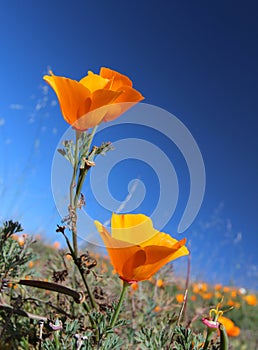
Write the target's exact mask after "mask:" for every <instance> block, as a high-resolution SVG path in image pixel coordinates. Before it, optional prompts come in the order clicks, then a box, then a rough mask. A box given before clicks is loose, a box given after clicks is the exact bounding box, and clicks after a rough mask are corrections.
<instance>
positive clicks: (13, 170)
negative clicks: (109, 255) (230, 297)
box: [0, 0, 258, 288]
mask: <svg viewBox="0 0 258 350" xmlns="http://www.w3.org/2000/svg"><path fill="white" fill-rule="evenodd" d="M257 7H258V5H257V3H256V1H246V2H245V3H243V2H240V1H227V2H224V1H217V2H207V1H199V2H198V3H196V2H192V1H185V2H179V1H177V2H176V1H169V0H166V1H160V2H158V1H140V2H139V1H136V0H133V1H130V2H128V3H125V2H121V1H114V0H110V1H108V2H104V1H94V2H89V1H74V2H71V1H66V0H65V1H62V2H61V1H50V0H46V1H41V0H39V1H37V2H35V1H32V0H26V2H24V1H18V0H13V1H12V2H7V1H5V2H2V3H1V4H0V43H1V58H0V73H1V79H0V156H1V163H0V193H1V204H0V217H1V221H2V220H4V219H9V218H13V219H20V220H21V222H22V224H23V226H24V228H25V230H26V231H29V232H32V233H35V232H37V233H38V232H41V233H42V234H44V235H46V237H48V239H57V237H56V236H55V225H56V223H58V220H59V215H58V213H57V210H56V209H55V204H54V201H53V197H52V192H51V177H50V169H51V163H52V159H53V154H54V151H55V148H56V146H57V144H58V142H59V140H60V138H61V136H62V135H63V133H64V132H65V131H66V129H67V124H66V123H65V122H64V121H63V119H62V116H61V113H60V110H59V106H58V104H57V102H56V97H55V94H54V93H53V92H52V91H50V89H47V88H46V84H45V83H44V81H43V80H42V76H43V75H44V74H46V73H47V71H48V69H49V68H51V69H52V70H53V71H54V72H55V74H58V75H63V76H68V77H71V78H74V79H80V78H81V77H82V76H84V75H86V73H87V71H88V70H93V71H94V72H98V70H99V67H101V66H106V67H110V68H113V69H115V70H118V71H120V72H123V73H125V74H126V75H128V76H129V77H131V78H132V80H133V82H134V86H135V87H136V88H137V89H138V90H139V91H141V92H142V94H143V95H144V96H145V101H144V102H146V103H148V104H152V105H155V106H159V107H161V108H163V109H165V110H167V111H169V112H170V113H172V114H174V115H175V116H176V117H177V118H179V119H180V120H181V121H182V122H183V123H184V124H185V125H186V127H187V128H188V129H189V130H190V132H191V133H192V135H193V136H194V138H195V140H196V142H197V143H198V146H199V148H200V150H201V153H202V156H203V159H204V164H205V169H206V180H207V184H206V191H205V197H204V201H203V204H202V207H201V210H200V212H199V215H198V216H197V218H196V220H195V221H194V223H193V224H192V225H191V227H190V228H189V229H188V230H187V232H185V235H186V236H187V238H188V240H189V241H190V243H191V246H192V252H193V256H192V274H193V276H196V277H200V278H207V279H210V280H214V281H215V280H216V281H219V280H221V281H222V282H225V283H229V282H230V281H232V282H234V283H236V284H245V285H246V286H249V287H255V288H258V258H257V251H256V247H257V243H258V223H257V208H258V205H257V204H258V203H257V201H258V200H257V198H258V186H257V178H258V163H257V149H258V141H257V140H258V139H257V133H258V121H257V115H258V98H257V93H258V67H257V61H258V46H257V37H258V23H257V19H256V16H257V9H258V8H257ZM137 132H138V131H137ZM118 133H120V131H118ZM146 135H147V134H146ZM147 136H148V135H147ZM147 136H146V137H147ZM112 137H113V139H114V140H116V139H117V137H118V134H116V132H114V133H113V134H112ZM112 141H113V140H112ZM164 142H165V141H164ZM164 145H165V143H164V144H163V147H165V146H164ZM171 149H172V148H171ZM173 149H174V148H173ZM174 152H175V153H173V154H175V159H176V160H177V159H178V158H180V157H179V156H178V157H177V153H176V152H177V150H176V149H175V151H174ZM170 157H173V155H170ZM178 162H179V163H177V167H179V168H180V167H181V166H182V167H183V169H182V172H185V174H186V175H185V177H184V178H185V179H186V180H185V184H184V181H183V180H182V179H181V182H183V187H184V188H186V189H187V188H188V187H189V178H188V177H187V172H186V171H185V169H184V165H183V162H182V160H180V159H179V160H178ZM175 166H176V165H175ZM128 168H130V166H129V165H127V168H126V165H125V168H124V169H126V171H125V170H124V173H122V174H124V175H116V171H118V170H117V169H114V173H113V175H112V176H113V178H114V179H115V180H114V181H116V176H119V178H120V179H121V181H120V182H121V186H122V187H121V190H119V187H115V188H114V189H113V190H114V193H115V195H117V196H119V195H120V197H121V198H124V194H123V190H122V189H125V183H128V181H127V180H129V177H130V174H129V175H128ZM121 171H122V170H121ZM139 173H140V171H139V172H138V173H137V174H132V176H136V175H137V176H138V175H139ZM145 174H146V173H145V170H142V179H144V178H145V181H146V186H147V185H148V183H149V182H151V181H152V179H153V181H154V180H155V175H153V173H152V172H150V173H149V175H148V176H146V175H145ZM111 181H112V179H111ZM87 186H88V187H87V189H89V185H87ZM183 192H184V191H183ZM125 195H126V193H125ZM89 196H90V194H89ZM148 196H149V194H148ZM148 196H147V197H146V200H147V201H148V203H150V200H149V197H148ZM121 198H120V199H121ZM94 208H95V207H94ZM89 210H90V209H89ZM145 210H146V211H148V205H146V207H145ZM179 215H180V210H179V213H177V212H176V214H175V218H177V216H179ZM99 219H100V218H99ZM175 228H176V224H175V223H174V221H173V220H172V221H171V222H170V223H168V225H167V226H166V227H165V229H166V231H167V232H172V231H174V230H175ZM204 264H205V266H207V269H206V271H204V269H203V266H204Z"/></svg>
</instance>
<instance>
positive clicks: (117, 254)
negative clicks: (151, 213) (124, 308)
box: [95, 214, 189, 283]
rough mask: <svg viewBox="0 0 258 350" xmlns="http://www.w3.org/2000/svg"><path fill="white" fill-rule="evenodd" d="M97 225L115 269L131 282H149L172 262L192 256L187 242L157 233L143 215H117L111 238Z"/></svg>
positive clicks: (113, 221)
mask: <svg viewBox="0 0 258 350" xmlns="http://www.w3.org/2000/svg"><path fill="white" fill-rule="evenodd" d="M95 224H96V227H97V229H98V231H99V233H100V235H101V237H102V239H103V241H104V243H105V245H106V248H107V251H108V254H109V256H110V260H111V263H112V265H113V267H114V268H115V270H116V272H117V273H118V275H119V276H120V278H121V279H123V280H124V281H127V282H129V283H132V282H138V281H143V280H147V279H149V278H150V277H151V276H152V275H154V274H155V273H156V272H157V271H158V270H159V269H160V268H161V267H162V266H163V265H165V264H167V263H168V262H169V261H171V260H174V259H177V258H179V257H180V256H183V255H187V254H189V252H188V249H187V248H186V247H185V246H184V245H185V243H186V239H182V240H181V241H177V240H176V239H174V238H172V237H171V236H170V235H169V234H166V233H163V232H159V231H157V230H156V229H154V227H153V225H152V221H151V219H150V218H149V217H147V216H145V215H143V214H120V215H119V214H113V215H112V219H111V235H110V234H109V232H108V231H107V230H106V229H105V227H104V226H103V225H102V224H101V223H100V222H98V221H95Z"/></svg>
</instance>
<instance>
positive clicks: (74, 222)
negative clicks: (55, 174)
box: [70, 131, 80, 258]
mask: <svg viewBox="0 0 258 350" xmlns="http://www.w3.org/2000/svg"><path fill="white" fill-rule="evenodd" d="M79 138H80V133H79V132H78V131H76V141H75V150H74V165H73V176H72V180H71V183H70V208H71V209H72V211H74V214H75V215H76V205H75V204H74V198H73V194H74V186H75V182H76V174H77V168H78V146H79ZM71 220H72V235H73V251H74V255H75V257H76V258H77V256H78V242H77V231H76V224H77V222H76V220H75V221H73V217H72V218H71Z"/></svg>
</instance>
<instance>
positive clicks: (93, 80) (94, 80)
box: [80, 71, 109, 93]
mask: <svg viewBox="0 0 258 350" xmlns="http://www.w3.org/2000/svg"><path fill="white" fill-rule="evenodd" d="M108 82H109V79H105V78H103V77H101V76H100V75H98V74H94V73H92V72H91V71H89V72H88V75H86V76H85V77H84V78H82V79H81V80H80V84H82V85H83V86H85V87H86V88H87V89H89V90H90V92H91V93H93V92H94V91H96V90H100V89H104V88H105V87H106V86H107V84H108Z"/></svg>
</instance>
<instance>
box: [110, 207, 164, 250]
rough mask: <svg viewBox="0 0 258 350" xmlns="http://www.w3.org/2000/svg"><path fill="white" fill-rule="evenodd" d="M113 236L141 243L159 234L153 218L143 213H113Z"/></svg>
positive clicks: (133, 242)
mask: <svg viewBox="0 0 258 350" xmlns="http://www.w3.org/2000/svg"><path fill="white" fill-rule="evenodd" d="M111 228H112V229H111V233H112V237H114V238H116V239H120V240H122V241H126V242H129V243H132V244H141V243H142V242H144V241H146V240H149V239H150V238H151V237H152V236H154V235H156V234H157V232H158V231H157V230H155V229H154V228H153V225H152V221H151V219H150V218H149V217H148V216H146V215H143V214H126V215H124V214H115V213H113V214H112V218H111Z"/></svg>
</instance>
